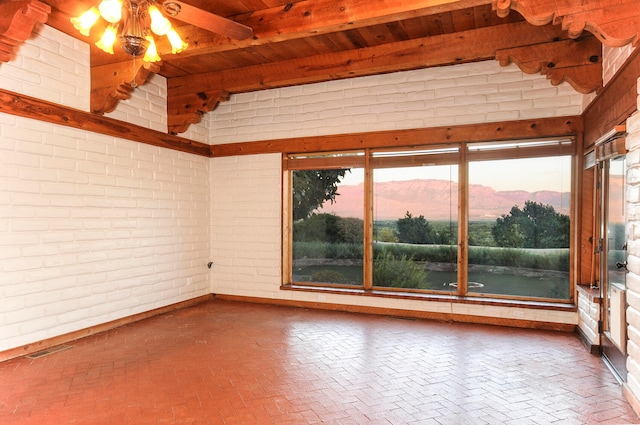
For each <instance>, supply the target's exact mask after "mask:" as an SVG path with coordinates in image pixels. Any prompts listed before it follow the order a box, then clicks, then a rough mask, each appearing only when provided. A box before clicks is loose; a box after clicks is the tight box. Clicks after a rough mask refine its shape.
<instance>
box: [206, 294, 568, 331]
mask: <svg viewBox="0 0 640 425" xmlns="http://www.w3.org/2000/svg"><path fill="white" fill-rule="evenodd" d="M215 297H216V299H220V300H226V301H238V302H246V303H255V304H270V305H281V306H288V307H298V308H314V309H319V310H331V311H344V312H350V313H363V314H375V315H381V316H391V317H405V318H414V319H427V320H439V321H447V322H460V323H474V324H484V325H497V326H508V327H515V328H527V329H544V330H554V331H561V332H575V328H576V325H572V324H567V323H554V322H543V321H540V322H538V321H533V320H522V319H510V318H502V317H486V316H477V315H466V314H457V313H439V312H431V311H418V310H406V309H398V308H386V307H371V306H361V305H352V304H336V303H321V302H314V301H297V300H284V299H275V298H259V297H246V296H242V295H225V294H216V295H215Z"/></svg>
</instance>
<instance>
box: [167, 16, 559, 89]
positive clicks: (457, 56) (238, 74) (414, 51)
mask: <svg viewBox="0 0 640 425" xmlns="http://www.w3.org/2000/svg"><path fill="white" fill-rule="evenodd" d="M534 29H535V31H532V27H531V26H530V25H529V24H528V23H527V22H517V23H512V24H505V25H498V26H493V27H487V28H480V29H477V30H472V31H464V32H459V33H455V34H445V35H441V36H434V37H425V38H420V39H415V40H407V41H403V42H398V43H388V44H383V45H379V46H376V47H370V48H364V49H357V50H350V51H345V52H338V53H332V54H323V55H317V56H311V57H306V58H302V59H292V60H285V61H281V62H276V63H270V64H265V65H258V66H250V67H246V68H237V69H230V70H223V71H219V72H211V73H206V74H198V75H193V76H185V77H175V78H171V79H169V80H168V81H167V92H168V95H169V96H174V95H179V94H182V93H196V92H198V91H203V90H205V91H207V90H226V91H228V92H229V93H232V94H233V93H240V92H247V91H252V90H262V89H269V88H276V87H285V86H291V85H295V84H308V83H315V82H321V81H329V80H336V79H341V78H349V77H359V76H366V75H374V74H379V73H384V72H397V71H406V70H411V69H417V68H426V67H432V66H444V65H453V64H459V63H465V62H470V61H480V60H491V59H494V58H495V55H496V52H497V51H498V50H503V49H510V48H515V47H522V46H529V45H535V44H539V43H547V42H550V41H552V40H554V39H559V40H562V39H566V38H567V37H566V35H564V36H563V33H562V30H561V29H560V28H558V27H554V26H550V25H548V26H544V27H539V28H534Z"/></svg>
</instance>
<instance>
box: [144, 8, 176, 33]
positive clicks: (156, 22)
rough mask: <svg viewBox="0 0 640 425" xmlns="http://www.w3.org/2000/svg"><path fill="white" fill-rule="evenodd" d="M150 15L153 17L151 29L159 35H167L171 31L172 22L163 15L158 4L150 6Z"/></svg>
mask: <svg viewBox="0 0 640 425" xmlns="http://www.w3.org/2000/svg"><path fill="white" fill-rule="evenodd" d="M149 16H150V17H151V31H153V32H154V33H155V34H157V35H166V34H167V33H168V32H169V31H171V22H169V20H168V19H167V18H165V17H164V16H163V15H162V12H160V9H158V8H157V7H156V6H154V5H151V6H149Z"/></svg>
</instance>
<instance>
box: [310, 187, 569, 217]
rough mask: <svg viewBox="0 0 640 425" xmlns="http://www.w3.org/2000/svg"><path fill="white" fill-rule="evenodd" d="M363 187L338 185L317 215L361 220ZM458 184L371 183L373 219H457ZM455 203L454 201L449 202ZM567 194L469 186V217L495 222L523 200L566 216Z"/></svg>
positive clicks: (567, 206) (520, 205)
mask: <svg viewBox="0 0 640 425" xmlns="http://www.w3.org/2000/svg"><path fill="white" fill-rule="evenodd" d="M363 188H364V184H363V183H361V184H358V185H341V186H340V187H339V189H338V193H339V195H338V196H337V197H336V202H334V203H333V204H331V203H329V202H326V203H325V204H324V205H323V206H322V208H321V209H320V210H319V211H318V212H321V213H322V212H328V213H334V214H336V215H339V216H342V217H359V218H362V217H363V216H364V214H363V211H362V209H363V205H364V200H363V198H364V189H363ZM457 191H458V184H457V183H452V182H449V181H448V180H407V181H390V182H383V183H375V184H374V196H373V199H374V207H373V211H374V220H397V219H398V218H402V217H404V215H405V214H406V213H407V211H409V212H410V213H411V215H413V216H419V215H424V216H425V218H426V219H427V220H448V219H449V218H453V219H454V220H455V219H457V214H458V204H457V202H456V201H455V200H457ZM452 199H453V200H454V201H453V202H452V201H451V200H452ZM570 200H571V194H570V193H569V192H562V193H561V192H554V191H547V190H545V191H538V192H527V191H524V190H518V191H496V190H495V189H493V188H491V187H489V186H482V185H470V186H469V218H470V220H472V221H476V220H495V219H496V218H498V217H500V216H501V215H502V214H509V211H511V208H512V207H513V206H515V205H517V206H519V207H520V208H522V206H523V205H524V203H525V201H534V202H539V203H542V204H545V205H551V206H553V208H554V209H555V210H556V211H558V212H561V213H563V214H569V205H570Z"/></svg>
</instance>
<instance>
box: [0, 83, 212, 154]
mask: <svg viewBox="0 0 640 425" xmlns="http://www.w3.org/2000/svg"><path fill="white" fill-rule="evenodd" d="M0 112H4V113H7V114H10V115H16V116H19V117H24V118H30V119H34V120H38V121H42V122H48V123H52V124H58V125H62V126H65V127H72V128H77V129H80V130H85V131H89V132H92V133H98V134H104V135H107V136H113V137H119V138H122V139H127V140H131V141H134V142H138V143H145V144H148V145H153V146H159V147H161V148H167V149H172V150H176V151H181V152H187V153H191V154H194V155H200V156H206V157H209V156H210V146H209V145H207V144H206V143H200V142H195V141H193V140H189V139H185V138H182V137H177V136H172V135H170V134H166V133H161V132H159V131H155V130H151V129H148V128H144V127H140V126H137V125H134V124H129V123H126V122H123V121H119V120H116V119H113V118H108V117H104V116H101V115H96V114H91V113H89V112H85V111H81V110H79V109H74V108H70V107H68V106H62V105H58V104H56V103H52V102H47V101H44V100H40V99H36V98H33V97H29V96H25V95H22V94H19V93H14V92H11V91H8V90H3V89H0Z"/></svg>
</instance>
